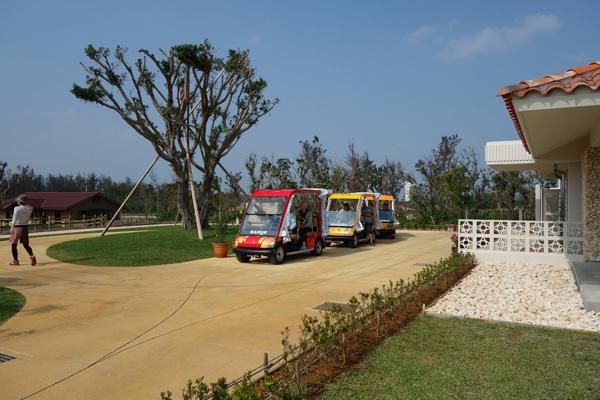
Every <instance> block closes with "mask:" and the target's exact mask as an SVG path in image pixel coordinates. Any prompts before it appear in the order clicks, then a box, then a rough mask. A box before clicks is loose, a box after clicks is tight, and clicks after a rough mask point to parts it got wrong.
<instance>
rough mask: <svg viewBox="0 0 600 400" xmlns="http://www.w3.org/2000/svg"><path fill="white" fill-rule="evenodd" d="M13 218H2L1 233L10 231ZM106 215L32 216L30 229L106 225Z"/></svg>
mask: <svg viewBox="0 0 600 400" xmlns="http://www.w3.org/2000/svg"><path fill="white" fill-rule="evenodd" d="M11 222H12V219H7V218H0V233H2V232H8V231H10V223H11ZM106 223H107V221H106V215H100V216H96V215H94V216H92V217H86V216H85V215H84V216H82V217H81V219H73V218H72V217H71V216H69V218H53V217H44V218H31V219H30V220H29V229H30V231H36V230H43V229H58V228H80V227H85V226H104V225H106Z"/></svg>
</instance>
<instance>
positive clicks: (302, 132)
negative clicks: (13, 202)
mask: <svg viewBox="0 0 600 400" xmlns="http://www.w3.org/2000/svg"><path fill="white" fill-rule="evenodd" d="M1 10H2V12H1V13H0V59H1V60H2V62H1V63H0V137H1V138H2V146H1V150H0V160H3V161H6V162H8V164H9V167H11V168H12V169H13V170H16V166H17V165H27V164H29V165H30V166H31V167H33V168H34V169H35V171H36V173H38V174H42V175H44V176H45V175H47V174H49V173H51V174H59V173H61V174H69V173H72V174H76V173H78V172H80V173H84V174H87V173H89V172H95V173H96V174H105V175H109V176H111V177H113V179H116V180H122V179H125V177H127V176H129V177H131V178H132V179H133V180H134V181H137V180H138V179H139V177H140V176H141V175H142V174H143V172H144V171H145V170H146V168H147V167H148V166H149V165H150V163H151V162H152V160H153V159H154V157H155V153H154V152H153V150H152V148H151V146H150V144H149V143H148V142H147V141H145V140H144V139H143V138H141V137H140V136H138V135H137V134H136V133H135V132H133V130H131V128H129V127H128V126H127V125H126V124H125V123H124V122H123V121H121V119H120V118H119V117H118V116H117V115H116V114H115V113H114V112H112V111H110V110H107V109H104V108H101V107H99V106H94V105H91V104H86V103H83V102H81V101H79V100H77V99H76V98H75V97H74V96H73V95H71V94H70V93H69V90H70V89H71V86H72V84H73V83H78V84H83V83H84V77H85V72H84V70H83V68H82V67H81V65H79V63H80V62H86V59H85V55H84V52H83V50H84V48H85V47H86V46H87V45H88V44H93V45H94V46H105V47H109V48H111V49H114V48H115V47H116V46H117V45H121V46H123V47H128V48H129V51H130V53H131V54H135V53H137V50H138V49H140V48H146V49H148V50H150V51H152V52H155V53H159V48H162V49H167V48H169V47H170V46H172V45H176V44H184V43H200V42H202V41H203V40H204V39H208V40H209V41H210V42H211V43H212V44H213V45H214V46H215V47H216V48H217V49H218V52H217V54H219V55H222V56H225V55H226V52H227V50H228V49H230V48H240V49H249V50H250V58H251V60H252V65H253V67H254V68H255V69H256V71H257V74H258V75H259V76H261V77H263V78H264V79H265V80H266V81H267V82H268V85H269V86H268V89H267V92H266V95H267V97H269V98H276V97H277V98H279V99H280V100H281V102H280V103H279V104H278V105H277V106H276V107H275V108H274V109H273V111H272V113H271V115H270V116H266V117H264V118H263V119H262V120H261V121H260V123H259V124H258V125H257V126H255V127H254V128H252V129H251V130H250V131H248V132H247V133H246V134H245V136H244V137H243V138H242V140H241V141H240V142H239V143H238V145H237V147H236V148H235V149H234V150H233V151H232V152H231V153H230V155H229V156H227V157H226V158H225V159H224V160H223V165H224V166H225V167H226V168H228V169H229V170H230V171H232V172H244V174H245V168H244V161H245V160H246V159H247V157H248V155H249V153H250V152H254V153H256V154H257V155H258V156H262V155H264V156H270V155H271V154H273V155H274V156H275V157H276V158H279V157H288V158H291V159H294V158H295V155H296V154H298V152H299V151H300V145H299V143H298V142H299V141H301V140H302V141H304V140H310V139H312V137H313V136H315V135H316V136H318V137H319V138H320V139H321V141H322V143H323V145H324V147H325V148H326V149H327V155H328V156H329V157H337V158H339V159H343V158H344V157H345V155H346V152H347V148H348V143H349V142H350V141H351V140H354V143H355V146H356V149H358V150H359V151H367V152H368V153H369V155H370V156H371V158H373V159H374V160H375V161H376V162H377V163H382V162H383V161H384V160H385V159H386V158H388V159H389V160H391V161H400V162H402V164H403V165H405V167H406V169H407V171H409V172H410V171H413V170H414V164H415V162H417V160H418V159H419V158H422V157H423V156H425V155H428V154H429V153H430V151H431V149H433V148H434V147H436V146H437V144H438V143H439V141H440V138H441V137H442V136H447V135H452V134H454V133H457V134H458V135H459V137H461V138H462V143H461V144H462V145H464V146H473V147H474V148H475V149H476V150H477V151H478V153H479V154H480V162H481V163H484V146H485V143H486V142H488V141H496V140H516V139H518V135H517V133H516V131H515V128H514V125H513V124H512V121H511V119H510V117H509V115H508V113H507V111H506V108H505V106H504V102H503V101H502V99H501V98H499V97H496V95H497V94H498V92H499V91H500V89H501V88H502V87H504V86H507V85H512V84H516V83H518V82H519V81H521V80H525V79H535V78H541V77H542V76H544V75H547V74H551V73H557V72H564V71H566V70H567V69H569V68H572V67H578V66H582V65H588V64H589V63H591V62H593V61H598V60H600V41H599V40H597V39H598V34H597V16H598V14H599V12H600V2H598V1H596V0H589V1H579V2H577V4H576V6H575V3H573V4H570V5H568V6H565V3H564V2H563V1H561V2H559V1H527V2H523V1H497V0H496V1H477V2H452V1H419V2H400V1H368V2H367V1H310V0H305V1H302V2H287V1H281V0H280V1H210V2H207V1H178V0H172V1H169V2H160V1H151V0H145V1H126V0H125V1H112V0H104V1H102V2H89V1H84V0H78V1H71V0H66V1H61V2H49V1H28V2H22V1H19V2H16V1H13V2H8V1H3V2H2V8H1ZM132 57H133V55H132ZM86 63H87V62H86ZM155 169H156V173H157V175H158V178H159V179H160V180H161V181H170V180H171V177H172V173H171V172H170V169H169V166H168V165H167V164H166V163H165V162H164V161H162V160H161V161H160V162H159V163H158V164H157V166H156V167H155ZM197 175H198V173H197V174H196V176H197ZM242 183H243V184H244V185H247V183H248V182H247V178H245V179H244V180H243V181H242Z"/></svg>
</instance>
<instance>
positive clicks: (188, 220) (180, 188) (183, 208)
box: [177, 175, 196, 229]
mask: <svg viewBox="0 0 600 400" xmlns="http://www.w3.org/2000/svg"><path fill="white" fill-rule="evenodd" d="M177 209H178V210H179V214H181V226H182V228H183V229H196V218H195V216H194V212H193V211H192V209H191V208H190V189H189V182H188V179H187V177H185V176H179V175H177Z"/></svg>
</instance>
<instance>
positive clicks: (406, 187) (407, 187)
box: [404, 182, 412, 201]
mask: <svg viewBox="0 0 600 400" xmlns="http://www.w3.org/2000/svg"><path fill="white" fill-rule="evenodd" d="M410 188H412V183H410V182H406V185H404V201H410Z"/></svg>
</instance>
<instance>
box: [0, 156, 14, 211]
mask: <svg viewBox="0 0 600 400" xmlns="http://www.w3.org/2000/svg"><path fill="white" fill-rule="evenodd" d="M18 177H19V176H18V175H17V174H14V173H13V172H12V171H11V170H10V168H8V163H6V162H4V161H2V160H0V201H4V200H5V199H6V193H8V191H9V190H10V189H11V188H12V187H13V185H14V184H15V182H16V181H17V178H18Z"/></svg>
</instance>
